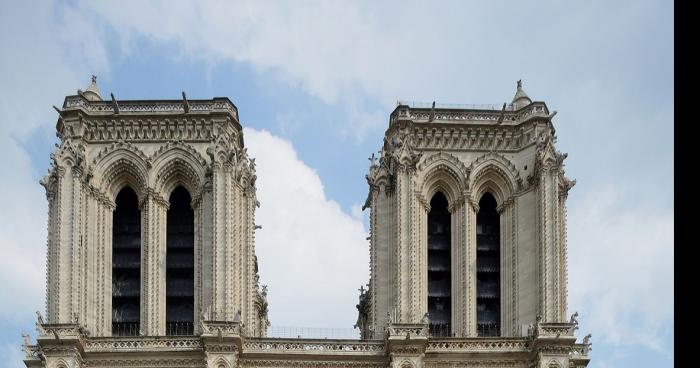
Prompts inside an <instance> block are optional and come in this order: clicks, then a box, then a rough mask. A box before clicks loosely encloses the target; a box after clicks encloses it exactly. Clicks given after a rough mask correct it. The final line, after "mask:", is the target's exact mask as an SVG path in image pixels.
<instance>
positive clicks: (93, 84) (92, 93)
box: [78, 74, 102, 101]
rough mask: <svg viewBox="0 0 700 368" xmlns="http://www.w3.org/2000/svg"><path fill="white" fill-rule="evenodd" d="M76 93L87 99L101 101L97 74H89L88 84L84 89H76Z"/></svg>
mask: <svg viewBox="0 0 700 368" xmlns="http://www.w3.org/2000/svg"><path fill="white" fill-rule="evenodd" d="M78 93H79V94H80V95H82V96H83V97H85V98H86V99H87V100H88V101H102V96H101V95H100V90H99V89H98V88H97V76H96V75H94V74H93V75H91V76H90V85H89V86H88V88H87V89H86V90H85V91H81V90H78Z"/></svg>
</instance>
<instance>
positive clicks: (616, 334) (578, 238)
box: [569, 186, 674, 353]
mask: <svg viewBox="0 0 700 368" xmlns="http://www.w3.org/2000/svg"><path fill="white" fill-rule="evenodd" d="M577 204H578V205H577V206H575V207H573V208H572V210H571V211H570V215H569V237H570V240H569V244H570V246H569V265H570V266H569V267H570V273H569V275H570V289H569V290H570V291H569V295H570V298H571V300H570V302H569V305H570V307H571V308H572V309H578V310H579V311H581V312H583V313H582V314H583V317H584V319H583V320H582V321H585V324H583V325H582V328H583V329H584V330H590V331H591V332H593V335H594V336H598V337H599V338H600V339H601V340H599V341H601V342H602V343H605V344H611V345H635V344H638V345H643V346H646V347H648V348H651V349H655V350H657V351H663V352H666V353H669V352H670V350H672V346H668V345H667V342H665V341H661V340H660V338H661V337H663V336H668V333H669V331H672V329H673V273H672V270H673V254H674V251H673V242H674V234H673V213H672V212H671V211H668V210H659V209H655V208H648V207H645V206H643V205H641V206H634V207H633V208H629V207H628V206H625V205H624V204H625V202H624V195H623V194H622V193H620V192H619V190H618V189H617V188H616V187H614V186H609V187H604V188H597V190H595V191H593V192H591V193H589V194H588V195H587V196H585V197H584V198H582V199H581V200H580V201H579V203H577ZM626 207H627V208H626Z"/></svg>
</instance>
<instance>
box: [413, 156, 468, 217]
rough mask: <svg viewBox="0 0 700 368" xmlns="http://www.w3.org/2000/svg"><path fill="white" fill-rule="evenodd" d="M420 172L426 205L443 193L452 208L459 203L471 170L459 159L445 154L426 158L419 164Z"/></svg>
mask: <svg viewBox="0 0 700 368" xmlns="http://www.w3.org/2000/svg"><path fill="white" fill-rule="evenodd" d="M418 172H420V173H421V176H420V177H421V178H422V183H421V184H419V185H420V186H419V188H420V194H421V197H422V198H423V199H424V200H425V201H426V203H428V202H429V201H430V199H431V198H433V196H434V195H435V194H436V193H437V192H442V194H444V195H445V197H446V198H447V201H448V205H449V206H450V207H451V206H452V205H453V204H454V203H455V202H457V201H459V198H460V195H461V193H462V192H463V191H464V189H465V188H466V179H467V177H468V175H469V170H468V169H467V167H466V166H465V165H464V164H463V163H462V162H461V161H460V160H459V159H458V158H457V157H455V156H453V155H451V154H449V153H445V152H439V153H436V154H433V155H430V156H428V157H426V158H425V159H424V160H423V161H422V162H421V163H420V164H418Z"/></svg>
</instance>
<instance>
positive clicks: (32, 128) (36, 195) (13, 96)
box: [0, 1, 107, 320]
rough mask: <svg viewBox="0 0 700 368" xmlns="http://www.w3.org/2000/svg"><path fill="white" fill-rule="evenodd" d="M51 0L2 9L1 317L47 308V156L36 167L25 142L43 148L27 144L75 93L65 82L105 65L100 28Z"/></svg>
mask: <svg viewBox="0 0 700 368" xmlns="http://www.w3.org/2000/svg"><path fill="white" fill-rule="evenodd" d="M53 5H54V4H51V3H48V4H47V3H44V2H31V1H26V2H24V1H23V2H18V3H14V4H12V6H7V7H4V8H3V11H2V12H0V44H1V45H2V47H3V57H2V58H0V70H3V71H4V72H3V73H0V167H2V168H3V172H4V173H5V174H4V175H3V180H0V193H3V194H4V196H3V200H2V210H1V211H0V248H1V250H2V254H3V256H2V257H0V295H3V296H4V297H3V301H4V302H3V308H2V309H1V310H0V318H1V319H6V320H14V319H16V318H17V317H20V316H26V313H27V311H28V310H29V311H33V310H40V311H43V310H44V300H43V299H44V290H45V287H44V285H45V263H46V250H45V246H46V236H47V235H46V213H47V209H46V207H47V205H46V200H45V196H44V190H43V188H42V187H41V186H40V185H39V182H38V180H39V178H40V177H41V175H43V173H44V170H46V169H47V168H48V162H49V160H48V157H46V159H45V160H44V161H43V162H44V164H42V165H41V166H42V167H40V168H38V171H37V168H34V167H32V162H31V158H30V156H29V152H27V151H26V150H25V148H24V147H23V145H24V144H26V145H27V147H30V149H32V150H34V152H35V153H36V152H37V151H39V152H44V151H45V150H46V151H48V149H49V148H51V147H45V148H37V147H36V146H33V145H32V144H31V143H29V144H27V142H28V141H31V140H32V139H36V140H40V139H38V138H37V137H36V136H33V135H35V134H39V135H41V136H42V137H43V136H44V135H46V136H50V135H53V134H52V133H51V132H52V130H53V127H54V124H55V123H56V113H55V112H54V111H53V109H51V105H52V104H53V105H59V106H60V105H61V103H62V99H63V96H65V95H67V94H71V93H75V89H72V90H66V86H79V87H84V86H86V85H87V84H88V82H89V79H88V78H89V75H90V73H91V72H94V73H97V72H99V71H105V70H106V67H107V64H106V58H105V57H104V49H103V48H102V46H101V41H100V39H99V37H98V33H96V32H92V31H91V30H90V27H89V25H88V24H89V23H88V22H87V21H86V20H85V19H82V17H81V16H80V15H78V14H76V13H75V12H73V11H72V10H71V9H62V10H60V11H56V10H55V9H54V7H53ZM76 89H77V88H76ZM20 280H21V281H20ZM5 301H11V302H5Z"/></svg>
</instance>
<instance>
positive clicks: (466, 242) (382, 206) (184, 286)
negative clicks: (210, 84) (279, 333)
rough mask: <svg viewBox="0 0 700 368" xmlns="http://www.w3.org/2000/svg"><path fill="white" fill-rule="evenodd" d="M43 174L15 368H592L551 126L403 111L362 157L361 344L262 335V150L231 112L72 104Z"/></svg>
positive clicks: (62, 114)
mask: <svg viewBox="0 0 700 368" xmlns="http://www.w3.org/2000/svg"><path fill="white" fill-rule="evenodd" d="M56 110H57V111H58V114H59V118H58V122H57V124H56V131H57V135H58V137H59V139H60V143H59V144H57V147H56V149H55V151H54V153H53V154H52V156H51V158H52V164H51V167H50V169H49V172H48V174H47V175H46V176H45V177H44V178H43V179H42V181H41V184H42V185H43V186H44V187H45V189H46V196H47V200H48V203H49V206H48V207H49V220H48V242H47V243H48V246H47V290H46V311H45V314H44V315H42V314H41V313H38V312H37V315H38V316H37V317H38V321H37V341H36V342H35V343H34V342H32V341H30V340H29V338H28V337H25V344H24V350H25V353H26V358H25V360H24V362H25V365H26V366H27V367H49V368H77V367H214V368H234V367H309V368H313V367H395V368H423V367H523V368H529V367H538V368H540V367H542V368H552V367H559V368H566V367H569V368H576V367H585V366H587V364H588V361H589V359H588V352H589V350H590V342H589V338H590V335H589V336H586V338H584V339H583V341H582V342H577V339H576V337H575V336H574V331H575V330H576V329H577V328H578V322H577V321H576V316H577V314H574V315H573V316H571V317H570V318H567V315H566V313H567V303H566V299H567V293H566V285H567V277H566V275H567V273H566V263H567V261H566V253H567V251H566V206H565V201H566V197H567V193H568V191H569V189H571V187H572V186H573V185H574V181H572V180H570V179H568V178H567V177H566V176H565V175H564V163H563V161H564V159H565V157H566V154H562V153H560V152H558V151H557V150H556V148H555V141H556V138H555V134H554V133H555V130H554V126H553V123H552V117H553V116H554V115H555V113H550V112H549V110H548V108H547V106H546V104H545V103H543V102H537V101H535V102H533V101H532V100H530V98H529V97H528V96H527V94H525V92H524V91H523V89H522V86H521V84H520V82H518V89H517V92H516V94H515V97H514V98H513V101H512V103H511V104H504V105H503V107H502V108H496V109H494V108H491V107H473V106H472V107H466V106H460V107H440V106H438V107H436V106H435V103H433V104H432V106H430V105H428V106H416V105H406V104H401V103H399V104H398V106H397V107H396V109H395V110H394V111H393V112H392V113H391V115H390V119H389V127H388V129H387V130H386V133H385V138H384V144H383V146H382V147H381V150H380V151H379V153H378V155H376V156H375V155H374V154H373V155H372V158H371V164H370V168H369V173H368V174H367V176H366V178H367V182H368V184H369V193H368V197H367V200H366V202H365V206H364V208H366V209H369V210H370V237H369V240H370V280H369V288H368V289H367V291H366V292H365V291H364V290H363V291H362V292H361V295H360V301H359V303H358V305H357V308H358V320H357V324H356V327H357V328H359V329H360V335H361V338H360V339H358V340H345V339H305V338H297V339H286V338H271V337H266V331H267V329H268V327H269V325H270V322H269V321H268V317H267V300H266V296H267V291H266V289H265V287H261V286H260V285H259V282H258V267H257V258H256V256H255V246H254V245H255V230H256V228H257V226H256V225H255V209H256V208H257V206H258V205H259V203H258V201H257V199H256V173H255V159H254V158H251V157H249V156H248V154H247V151H246V148H245V144H244V137H243V132H242V128H241V125H240V123H239V119H238V109H237V108H236V106H235V105H234V104H233V103H232V102H231V101H230V100H229V99H227V98H214V99H211V100H188V99H187V98H186V96H185V94H184V93H183V98H182V100H158V101H148V100H137V101H126V100H116V99H115V98H114V96H111V100H106V99H103V98H102V96H101V95H100V92H99V90H98V88H97V85H96V82H95V79H94V77H93V81H92V84H91V85H90V86H89V87H88V88H87V89H86V90H85V91H80V90H79V91H78V93H77V94H76V95H72V96H67V97H66V98H65V101H64V104H63V106H62V107H61V108H56Z"/></svg>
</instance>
